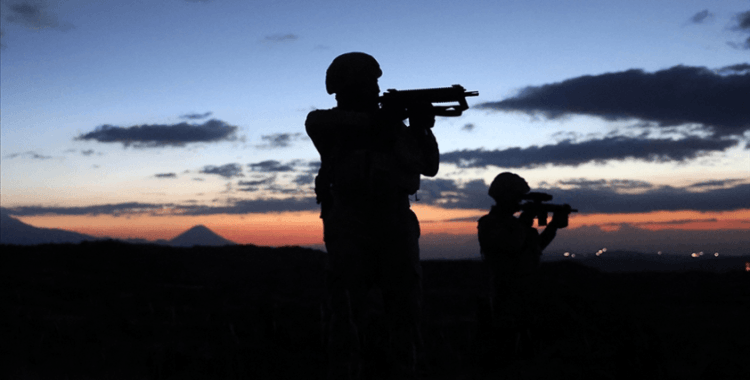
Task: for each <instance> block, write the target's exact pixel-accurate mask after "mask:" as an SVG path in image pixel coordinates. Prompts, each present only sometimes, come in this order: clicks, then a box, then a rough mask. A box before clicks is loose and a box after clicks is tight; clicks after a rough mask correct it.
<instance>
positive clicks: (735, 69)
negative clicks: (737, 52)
mask: <svg viewBox="0 0 750 380" xmlns="http://www.w3.org/2000/svg"><path fill="white" fill-rule="evenodd" d="M716 72H718V73H719V74H743V73H750V64H748V63H738V64H736V65H731V66H726V67H722V68H720V69H718V70H716Z"/></svg>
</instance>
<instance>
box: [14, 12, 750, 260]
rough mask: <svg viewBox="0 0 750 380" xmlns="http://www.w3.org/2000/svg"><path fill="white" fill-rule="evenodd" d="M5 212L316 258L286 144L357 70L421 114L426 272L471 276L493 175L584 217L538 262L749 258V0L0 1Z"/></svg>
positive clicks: (308, 168) (308, 183)
mask: <svg viewBox="0 0 750 380" xmlns="http://www.w3.org/2000/svg"><path fill="white" fill-rule="evenodd" d="M0 7H1V9H0V13H1V14H2V19H1V20H0V27H1V29H2V38H1V43H2V50H1V52H0V54H1V62H0V64H1V67H0V81H1V85H2V88H1V93H0V95H1V98H0V99H1V102H2V103H1V108H0V110H1V115H2V119H1V122H2V128H1V129H0V131H1V132H0V134H1V135H0V157H1V158H2V161H1V164H0V171H1V178H0V180H1V185H2V192H1V199H0V200H1V202H2V212H3V213H6V214H9V215H11V216H13V217H16V218H19V219H20V220H22V221H24V222H26V223H29V224H31V225H34V226H37V227H54V228H64V229H68V230H74V231H78V232H83V233H87V234H92V235H96V236H111V237H138V238H145V239H159V238H164V239H170V238H172V237H174V236H176V235H177V234H179V233H181V232H183V231H184V230H186V229H187V228H189V227H192V226H193V225H196V224H204V225H206V226H207V227H209V228H211V229H212V230H214V231H216V232H217V233H220V234H221V235H222V236H224V237H226V238H228V239H230V240H233V241H235V242H238V243H252V244H259V245H272V246H280V245H291V244H293V245H307V246H319V245H320V244H322V224H321V221H320V219H319V218H318V205H316V204H315V200H314V194H313V190H312V181H313V178H314V175H315V173H316V172H317V168H318V167H319V156H318V154H317V152H316V150H315V148H314V147H313V144H312V142H311V141H310V140H309V139H308V138H307V136H306V134H305V131H304V120H305V117H306V115H307V113H308V112H310V111H311V110H313V109H325V108H331V107H333V106H335V99H334V97H333V96H330V95H328V94H327V93H326V91H325V85H324V81H325V71H326V68H327V67H328V65H329V64H330V63H331V61H332V60H333V59H334V58H335V57H336V56H338V55H339V54H342V53H346V52H351V51H362V52H366V53H369V54H371V55H372V56H374V57H375V58H376V59H377V60H378V61H379V62H380V65H381V68H382V69H383V73H384V74H383V76H382V77H381V78H380V88H381V89H382V90H386V89H390V88H396V89H409V88H428V87H445V86H450V85H453V84H461V85H463V86H464V87H465V88H466V89H467V90H472V91H478V92H479V96H478V97H474V98H470V99H469V104H470V105H471V107H472V108H471V109H470V110H469V111H467V112H465V113H464V115H463V116H462V117H459V118H438V121H437V123H436V126H435V128H434V132H435V135H436V137H437V139H438V143H439V145H440V150H441V167H440V171H439V173H438V175H437V176H436V177H435V178H423V181H422V188H421V190H420V191H419V192H418V198H419V200H418V201H413V202H412V205H413V209H414V210H415V211H416V212H417V215H418V216H419V218H420V221H421V227H422V234H423V237H422V240H421V244H422V256H423V258H433V257H476V256H478V245H477V244H476V236H475V233H476V219H477V218H478V217H479V216H481V215H482V214H484V213H486V211H487V209H488V208H489V207H490V206H491V205H492V200H491V199H490V198H489V197H488V196H487V195H486V192H487V186H488V185H489V183H490V181H491V180H492V178H493V177H494V176H495V175H497V174H499V173H500V172H503V171H513V172H515V173H517V174H519V175H521V176H523V177H524V178H526V180H527V181H528V182H529V184H530V185H531V187H532V188H533V189H534V190H537V191H545V192H549V193H551V194H553V195H554V197H555V198H554V200H553V202H554V203H569V204H571V205H572V206H574V207H575V208H577V209H579V210H580V213H579V214H577V215H575V216H574V217H573V218H572V220H571V227H570V228H569V229H568V230H565V231H561V232H560V233H559V234H558V239H557V240H556V242H555V243H553V245H552V246H550V248H549V250H550V251H554V252H562V251H566V250H573V251H579V252H594V251H596V250H597V249H599V248H601V247H604V246H607V247H608V248H609V249H610V250H612V249H618V248H619V249H638V250H642V251H656V250H663V251H665V252H671V253H679V254H690V252H691V251H693V250H705V251H711V252H714V251H718V252H726V253H728V254H740V253H749V252H748V251H750V106H749V105H750V1H748V0H723V1H720V2H717V1H709V0H657V1H654V0H648V1H646V0H632V1H621V0H617V1H609V0H596V1H594V0H590V1H575V2H560V1H551V0H524V1H498V0H490V1H427V0H417V1H399V2H397V1H334V0H325V1H316V0H310V1H297V2H292V1H242V0H214V1H209V0H206V1H200V0H163V1H158V2H155V1H146V0H143V1H138V0H133V1H126V2H122V1H92V0H66V1H53V0H48V1H31V0H19V1H11V0H7V1H6V0H0Z"/></svg>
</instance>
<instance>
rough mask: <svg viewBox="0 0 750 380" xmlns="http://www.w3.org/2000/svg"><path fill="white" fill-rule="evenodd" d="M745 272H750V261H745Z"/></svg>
mask: <svg viewBox="0 0 750 380" xmlns="http://www.w3.org/2000/svg"><path fill="white" fill-rule="evenodd" d="M745 272H750V263H745Z"/></svg>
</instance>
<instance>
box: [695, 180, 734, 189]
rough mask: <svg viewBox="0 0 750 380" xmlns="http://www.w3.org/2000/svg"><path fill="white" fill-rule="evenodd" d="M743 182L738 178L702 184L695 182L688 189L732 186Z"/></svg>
mask: <svg viewBox="0 0 750 380" xmlns="http://www.w3.org/2000/svg"><path fill="white" fill-rule="evenodd" d="M744 181H745V180H743V179H740V178H728V179H722V180H711V181H704V182H696V183H694V184H692V185H690V186H689V187H694V188H702V187H723V186H728V185H734V184H736V183H740V182H744Z"/></svg>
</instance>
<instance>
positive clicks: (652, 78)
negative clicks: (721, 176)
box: [475, 66, 750, 136]
mask: <svg viewBox="0 0 750 380" xmlns="http://www.w3.org/2000/svg"><path fill="white" fill-rule="evenodd" d="M748 103H750V73H745V74H730V75H719V74H718V73H716V72H714V71H712V70H708V69H706V68H704V67H690V66H675V67H672V68H670V69H666V70H661V71H657V72H655V73H646V72H644V71H642V70H636V69H633V70H628V71H623V72H616V73H607V74H602V75H593V76H592V75H586V76H582V77H577V78H573V79H568V80H565V81H563V82H559V83H553V84H547V85H543V86H539V87H526V88H524V89H523V90H521V91H520V93H519V94H518V95H517V96H515V97H512V98H509V99H505V100H502V101H498V102H488V103H482V104H479V105H477V106H476V107H475V108H479V109H486V110H497V111H506V112H509V111H519V112H524V113H527V114H531V115H536V114H541V115H543V116H545V117H546V118H548V119H555V118H559V117H562V116H566V115H571V114H580V115H591V116H598V117H602V118H604V119H606V120H627V119H639V120H643V121H650V122H655V123H658V125H660V126H662V127H670V126H677V125H686V124H698V125H701V126H703V127H704V128H705V129H706V130H707V131H710V132H712V133H713V134H715V135H716V136H740V135H742V134H743V133H744V132H745V131H748V130H750V107H748V106H747V104H748Z"/></svg>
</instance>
